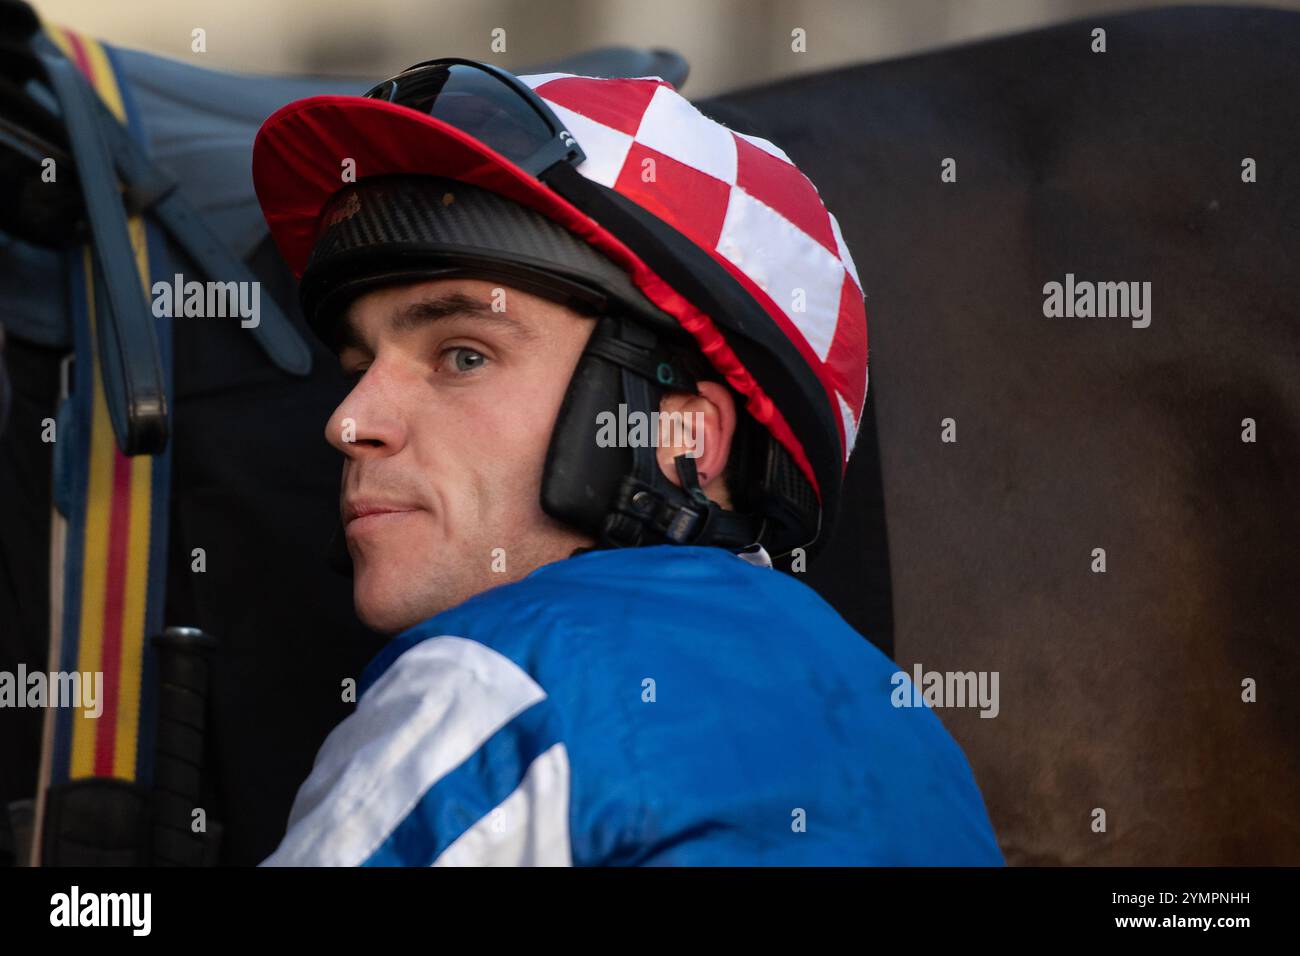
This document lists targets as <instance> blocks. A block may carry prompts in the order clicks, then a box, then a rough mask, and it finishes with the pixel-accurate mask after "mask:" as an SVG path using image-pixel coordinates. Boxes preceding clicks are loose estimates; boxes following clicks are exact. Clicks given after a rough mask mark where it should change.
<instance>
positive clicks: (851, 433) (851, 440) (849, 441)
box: [835, 391, 858, 461]
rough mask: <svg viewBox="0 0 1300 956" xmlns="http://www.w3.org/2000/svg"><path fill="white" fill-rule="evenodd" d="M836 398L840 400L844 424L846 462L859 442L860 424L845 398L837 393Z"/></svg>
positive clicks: (841, 416)
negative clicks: (854, 417)
mask: <svg viewBox="0 0 1300 956" xmlns="http://www.w3.org/2000/svg"><path fill="white" fill-rule="evenodd" d="M835 397H836V399H838V400H839V403H840V418H841V419H842V420H843V422H844V460H845V461H848V460H849V455H851V454H853V446H854V445H855V444H857V441H858V423H857V422H856V421H854V419H853V409H852V408H850V407H849V403H848V402H846V401H845V400H844V396H843V395H841V394H840V393H839V392H838V391H837V392H836V393H835Z"/></svg>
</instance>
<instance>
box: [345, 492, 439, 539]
mask: <svg viewBox="0 0 1300 956" xmlns="http://www.w3.org/2000/svg"><path fill="white" fill-rule="evenodd" d="M419 510H420V509H419V508H417V507H416V506H414V505H410V504H400V503H395V502H384V501H366V500H357V501H348V502H345V503H344V505H343V526H344V530H345V531H346V532H347V533H348V534H353V533H355V532H357V531H361V530H364V529H365V528H370V527H379V526H381V525H383V524H387V523H389V522H392V521H394V520H397V519H400V518H401V517H402V516H403V515H410V514H414V513H415V512H416V511H419Z"/></svg>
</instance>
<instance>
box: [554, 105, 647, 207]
mask: <svg viewBox="0 0 1300 956" xmlns="http://www.w3.org/2000/svg"><path fill="white" fill-rule="evenodd" d="M543 99H545V97H543ZM546 105H547V106H549V107H550V108H551V109H552V110H553V111H554V113H555V116H556V118H557V119H559V121H560V122H561V123H563V124H564V128H565V129H567V130H568V131H569V132H570V133H572V134H573V137H574V139H576V140H577V141H578V145H579V146H581V147H582V151H583V152H584V153H586V154H587V160H586V162H584V163H582V164H580V165H579V166H578V172H580V173H582V175H583V176H586V177H587V178H588V179H590V180H591V181H592V182H597V183H600V184H601V185H602V186H608V187H609V188H610V189H613V188H614V183H616V182H617V181H618V177H619V174H620V173H621V172H622V171H623V164H624V163H626V162H627V154H628V153H629V152H631V150H632V137H631V136H629V135H628V134H627V133H624V132H622V131H621V130H616V129H614V128H613V127H612V126H606V125H605V124H604V123H600V122H597V121H596V120H594V119H591V118H590V117H588V116H583V115H582V114H581V113H577V112H574V111H573V110H571V109H569V108H568V107H567V106H561V105H560V104H559V103H552V102H551V101H550V100H547V101H546Z"/></svg>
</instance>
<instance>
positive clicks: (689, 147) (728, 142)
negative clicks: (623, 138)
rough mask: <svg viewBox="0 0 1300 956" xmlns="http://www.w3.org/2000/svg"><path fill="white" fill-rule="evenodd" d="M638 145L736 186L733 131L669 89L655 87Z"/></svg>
mask: <svg viewBox="0 0 1300 956" xmlns="http://www.w3.org/2000/svg"><path fill="white" fill-rule="evenodd" d="M636 141H637V142H638V143H640V144H641V145H642V146H649V147H650V148H651V149H654V150H658V151H659V152H661V153H663V154H664V155H665V156H671V157H672V158H673V159H675V160H677V161H678V162H679V163H685V164H686V165H687V166H690V167H691V168H692V169H697V170H699V171H700V172H702V173H708V174H709V175H710V176H712V177H714V178H715V179H721V180H722V181H723V182H724V183H727V184H728V185H732V186H734V185H735V184H736V141H735V139H733V138H732V136H731V130H729V129H727V128H726V127H725V126H722V125H720V124H717V123H711V122H709V121H708V120H707V119H705V117H704V116H703V115H702V114H701V113H700V111H699V110H697V109H696V108H695V107H694V106H693V105H691V103H690V101H689V100H686V99H685V98H683V97H682V96H680V95H678V94H677V93H674V92H673V91H672V90H670V89H669V88H668V87H666V86H659V87H656V88H655V91H654V95H653V96H651V97H650V105H648V106H647V107H646V110H645V112H644V113H643V114H642V115H641V124H640V125H639V126H638V127H637V130H636ZM578 142H582V140H581V139H580V140H578Z"/></svg>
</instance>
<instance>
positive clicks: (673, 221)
mask: <svg viewBox="0 0 1300 956" xmlns="http://www.w3.org/2000/svg"><path fill="white" fill-rule="evenodd" d="M519 79H520V80H522V81H523V82H524V83H526V84H527V85H528V86H529V87H531V88H532V89H533V90H534V91H535V92H536V93H537V94H538V95H539V96H541V97H542V99H544V100H545V101H546V102H547V105H548V106H550V107H551V109H553V110H554V111H555V113H556V116H557V117H559V119H560V121H561V122H562V123H564V124H565V126H566V128H567V129H568V131H569V132H570V133H572V134H573V136H574V137H575V138H576V139H577V140H578V142H579V143H580V144H581V145H582V148H583V151H584V152H585V153H586V154H587V160H586V162H584V163H583V164H582V165H580V166H579V167H578V172H580V173H581V174H582V175H583V176H585V177H586V178H587V179H590V180H592V181H593V182H597V183H600V184H601V185H603V186H607V187H609V188H610V189H613V190H616V191H617V192H619V193H621V194H622V195H624V196H626V197H627V198H628V199H630V200H632V201H633V202H635V203H637V204H638V205H640V206H641V207H643V208H645V209H647V210H649V211H650V212H652V213H654V214H655V215H656V216H658V217H659V218H660V219H662V220H664V221H665V222H667V223H668V224H669V225H671V226H672V227H673V228H674V229H676V230H677V231H678V232H680V233H682V234H683V235H685V236H686V237H687V238H688V239H690V240H691V241H692V242H694V243H695V244H696V245H697V246H699V247H700V248H702V249H704V250H706V251H707V252H708V253H709V254H710V255H711V256H712V257H713V258H714V259H715V260H716V261H717V262H718V263H720V264H721V265H722V266H723V267H724V268H726V269H727V271H728V272H730V273H731V274H732V275H733V276H734V277H735V278H736V279H737V280H738V281H739V282H740V283H741V285H742V286H744V288H745V289H746V291H748V292H749V293H750V295H751V296H752V297H753V298H754V299H755V300H756V301H757V302H758V303H759V304H760V305H761V306H762V307H763V309H764V310H765V311H766V312H767V314H768V315H769V316H771V318H772V321H773V322H775V323H776V324H777V325H778V326H779V327H780V328H781V330H782V331H783V332H784V333H785V334H786V336H787V337H788V338H789V339H790V340H791V341H792V342H793V343H794V344H795V345H796V347H797V348H798V350H799V353H800V354H801V355H802V356H803V357H804V359H805V360H806V361H807V363H808V365H809V366H810V367H811V368H812V370H813V371H814V373H815V374H816V376H817V379H818V381H819V382H821V384H822V386H823V388H824V389H825V391H826V401H827V402H829V403H830V404H831V407H832V412H833V413H834V414H833V418H834V420H835V421H837V422H839V423H840V426H841V432H840V440H841V447H842V449H843V455H844V461H843V465H844V466H845V467H847V464H848V460H849V456H850V454H851V453H852V451H853V445H854V441H855V439H856V436H857V431H858V424H859V422H860V421H861V417H862V409H863V405H864V404H865V402H866V394H867V320H866V309H865V304H864V301H863V292H862V283H861V281H860V280H859V278H858V273H857V269H856V268H855V266H854V264H853V257H852V255H851V254H850V253H849V250H848V247H847V246H846V245H845V243H844V237H843V235H842V234H841V232H840V226H839V223H838V222H837V221H836V219H835V216H834V215H832V214H831V212H830V211H829V210H828V209H827V208H826V206H825V204H824V203H823V202H822V200H821V196H820V195H819V194H818V192H817V188H816V187H815V186H814V185H813V183H812V181H811V180H809V179H808V177H807V176H805V175H804V174H803V173H802V172H800V171H799V169H798V167H796V166H795V165H794V163H793V162H792V161H791V159H790V157H789V156H788V155H786V153H785V152H784V151H783V150H782V149H781V148H780V147H778V146H776V145H775V144H773V143H771V142H769V141H768V140H765V139H762V138H760V137H758V136H751V135H748V134H746V133H741V132H736V131H734V130H731V129H728V128H727V127H726V126H723V125H722V124H721V123H718V122H716V121H715V120H712V119H710V118H709V117H707V116H705V115H704V114H703V113H701V112H700V111H699V110H698V109H696V108H695V107H694V106H693V105H692V104H691V103H690V101H689V100H687V99H686V98H685V97H683V96H682V95H681V94H679V93H678V92H677V91H676V90H675V89H674V88H673V86H672V84H670V83H668V82H666V81H665V80H662V79H660V78H658V77H644V78H637V79H595V78H591V77H582V76H573V75H569V74H564V73H545V74H534V75H524V76H520V77H519ZM666 311H670V312H671V311H672V310H671V309H668V310H666ZM778 438H780V436H779V435H778ZM801 457H802V455H798V456H797V458H801ZM810 477H811V476H810Z"/></svg>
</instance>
